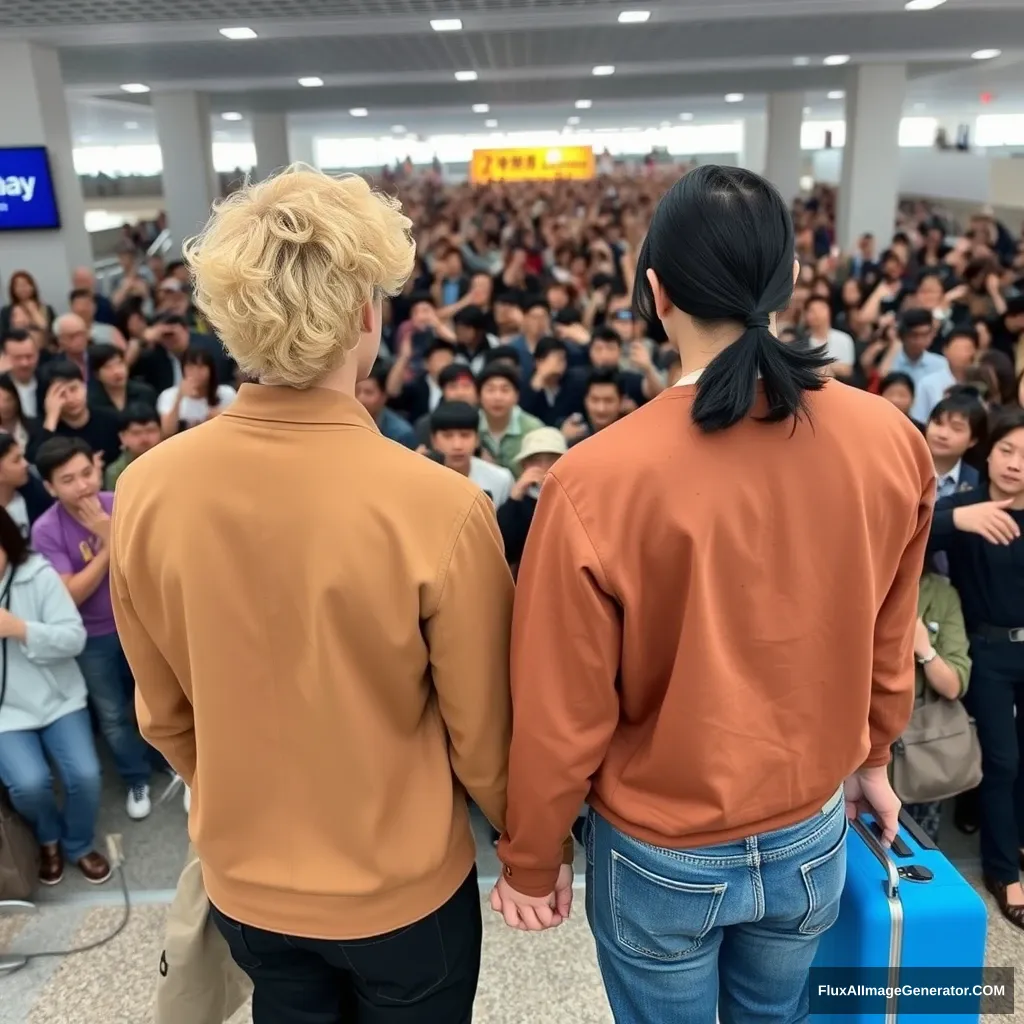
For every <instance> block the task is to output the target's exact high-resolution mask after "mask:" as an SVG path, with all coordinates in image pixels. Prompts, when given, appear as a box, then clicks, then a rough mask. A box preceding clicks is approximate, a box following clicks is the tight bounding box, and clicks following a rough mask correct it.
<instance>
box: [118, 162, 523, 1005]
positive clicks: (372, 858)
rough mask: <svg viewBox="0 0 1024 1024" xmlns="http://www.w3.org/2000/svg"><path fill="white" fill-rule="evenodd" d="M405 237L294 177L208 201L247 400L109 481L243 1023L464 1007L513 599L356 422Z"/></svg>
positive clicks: (353, 190)
mask: <svg viewBox="0 0 1024 1024" xmlns="http://www.w3.org/2000/svg"><path fill="white" fill-rule="evenodd" d="M409 228H410V222H409V220H408V218H407V217H405V216H404V215H403V213H402V211H401V209H400V207H399V205H398V203H397V202H395V201H394V200H392V199H389V198H387V197H386V196H383V195H381V194H379V193H376V192H374V191H372V190H371V189H370V187H369V186H368V185H367V184H366V182H365V181H363V180H362V179H361V178H358V177H343V178H332V177H329V176H327V175H324V174H321V173H319V172H317V171H314V170H312V169H310V168H307V167H303V166H296V167H292V168H289V169H288V170H287V171H285V172H283V173H281V174H280V175H278V176H277V177H274V178H271V179H269V180H267V181H263V182H261V183H259V184H255V185H248V186H246V187H245V188H243V189H242V190H241V191H239V192H237V193H235V194H234V195H232V196H231V197H230V198H228V199H226V200H224V201H223V202H222V203H221V204H219V205H218V206H216V207H215V209H214V212H213V215H212V217H211V218H210V221H209V223H208V224H207V226H206V228H205V230H204V231H203V232H202V234H201V235H200V236H199V237H198V238H195V239H192V240H190V241H189V242H188V243H187V244H186V247H185V255H186V260H187V262H188V264H189V266H190V268H191V270H192V274H193V276H194V280H195V300H196V303H197V305H198V307H199V309H200V311H201V312H202V314H203V315H204V317H205V318H206V319H207V320H208V321H209V323H210V324H211V325H212V326H213V328H214V329H215V330H216V332H217V334H218V335H219V336H220V337H221V339H222V340H223V342H224V344H225V346H226V347H227V349H228V351H229V352H230V353H231V355H232V356H233V357H234V359H235V360H236V362H237V363H238V365H239V367H240V368H241V370H242V372H243V373H245V374H246V375H248V376H250V377H252V378H254V379H256V380H258V381H259V383H258V384H244V385H243V386H242V388H241V390H240V392H239V395H238V398H237V399H236V400H235V402H234V403H233V404H232V405H231V406H230V407H229V408H227V409H226V410H225V411H224V412H222V413H220V415H218V416H216V417H214V418H211V419H210V420H209V421H208V422H206V423H203V424H201V425H199V426H197V427H194V428H193V429H191V430H188V431H186V432H185V433H183V434H180V435H177V436H175V437H173V438H171V439H170V440H168V441H166V442H164V443H163V444H161V445H159V446H158V447H156V448H154V449H153V450H152V451H151V452H148V453H147V454H146V455H144V456H142V457H141V458H139V459H137V460H136V461H135V462H133V463H132V465H131V466H129V467H128V469H127V470H125V472H124V474H123V476H122V477H121V479H120V480H119V482H118V487H117V497H116V504H115V513H114V523H113V528H112V540H111V545H112V559H111V578H112V589H113V592H114V605H115V615H116V618H117V624H118V628H119V630H120V633H121V638H122V642H123V644H124V649H125V652H126V654H127V656H128V660H129V661H130V663H131V666H132V669H133V670H134V672H135V676H136V678H137V679H138V696H137V707H138V718H139V724H140V727H141V729H142V732H143V734H144V735H145V737H146V738H147V739H148V740H149V742H150V743H152V744H153V746H155V747H156V748H157V749H159V750H160V751H161V752H162V753H163V754H164V755H165V756H166V757H167V760H168V761H169V762H170V763H171V765H172V766H173V767H174V769H175V770H176V771H177V772H178V773H179V774H180V775H181V776H182V778H183V779H184V780H185V782H186V784H188V785H189V786H191V787H192V806H191V813H190V822H189V826H190V834H191V838H192V841H193V843H194V846H195V850H196V852H197V855H198V858H199V861H200V863H201V865H202V874H203V881H204V883H205V888H206V891H207V893H208V894H209V900H210V902H211V904H212V908H213V909H212V911H211V915H212V920H213V923H214V924H215V925H216V928H217V929H218V930H219V932H220V933H221V934H222V935H223V936H224V938H225V939H226V941H227V945H228V947H229V948H230V950H231V955H232V956H233V958H234V960H235V961H236V963H237V964H238V965H239V966H240V967H241V968H242V970H244V971H245V973H246V974H248V976H249V977H250V979H251V980H252V982H253V985H254V992H253V1019H254V1021H255V1024H292V1022H299V1021H303V1022H309V1021H314V1020H315V1021H317V1024H335V1022H337V1024H340V1022H341V1021H346V1022H348V1021H358V1022H367V1024H369V1022H372V1024H390V1022H401V1024H418V1022H424V1024H426V1022H430V1024H436V1022H438V1021H444V1022H446V1024H459V1022H463V1021H465V1022H468V1021H469V1020H470V1016H471V1011H472V1003H473V997H474V994H475V991H476V984H477V976H478V972H479V966H480V939H481V921H480V897H479V891H478V885H477V879H476V867H475V849H474V843H473V836H472V832H471V830H470V825H469V817H468V813H467V806H466V804H467V801H466V794H467V792H468V794H469V795H470V796H471V797H472V798H473V800H474V801H476V803H477V804H478V805H479V806H480V807H481V808H482V809H483V811H484V812H485V814H486V815H487V816H488V818H489V819H490V820H491V822H492V823H493V825H494V826H495V827H496V828H499V829H500V828H502V827H503V825H504V820H503V819H504V813H505V779H506V770H507V753H508V743H509V717H510V710H509V706H510V699H509V680H508V650H509V628H510V621H511V608H512V581H511V578H510V575H509V571H508V569H507V567H506V565H505V560H504V557H503V553H502V544H501V538H500V534H499V532H498V528H497V523H496V521H495V515H494V511H493V508H492V507H491V504H490V502H489V501H488V499H487V497H486V496H485V495H484V494H483V493H482V492H481V491H480V490H479V488H477V487H476V486H475V485H473V484H472V483H471V482H470V481H469V480H467V479H466V478H464V477H462V476H460V475H459V474H457V473H452V472H450V471H449V470H446V469H445V468H443V467H442V466H438V465H436V464H435V463H433V462H432V461H430V460H428V459H424V458H423V457H422V456H420V455H417V454H416V453H414V452H411V451H409V450H407V449H405V448H403V447H401V446H400V445H397V444H395V443H393V442H391V441H389V440H387V439H386V438H384V437H382V436H381V434H380V432H379V431H378V430H377V427H376V424H375V423H374V422H373V420H372V419H371V418H370V416H369V414H368V413H366V411H365V410H364V409H363V407H362V406H361V405H360V403H359V402H358V401H357V400H356V398H355V385H356V381H357V380H359V379H361V378H363V377H365V376H366V375H367V374H368V373H369V371H370V368H371V367H372V365H373V361H374V359H375V357H376V355H377V351H378V348H379V345H380V333H381V316H382V309H381V305H382V300H383V297H384V296H386V295H393V294H395V293H396V292H398V291H399V290H400V289H401V287H402V285H403V283H404V282H405V280H406V279H407V277H408V276H409V274H410V272H411V271H412V267H413V260H414V247H413V243H412V241H411V240H410V236H409ZM193 874H194V872H193Z"/></svg>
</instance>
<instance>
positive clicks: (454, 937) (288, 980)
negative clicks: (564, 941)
mask: <svg viewBox="0 0 1024 1024" xmlns="http://www.w3.org/2000/svg"><path fill="white" fill-rule="evenodd" d="M213 919H214V921H215V922H216V923H217V927H218V928H219V929H220V932H221V934H222V935H223V936H224V938H225V939H226V940H227V943H228V946H229V947H230V948H231V955H232V956H233V957H234V959H235V962H236V963H237V964H238V966H239V967H241V968H242V970H243V971H245V973H246V974H248V975H249V977H250V978H251V979H252V982H253V998H252V1017H253V1024H470V1021H472V1019H473V999H474V998H475V996H476V986H477V979H478V977H479V975H480V943H481V939H482V932H483V923H482V921H481V918H480V891H479V889H478V888H477V877H476V867H475V866H474V868H473V870H472V871H471V872H470V873H469V876H468V877H467V879H466V881H465V882H463V883H462V885H461V886H460V887H459V890H458V891H457V892H456V893H455V895H454V896H452V898H451V899H450V900H449V901H448V902H447V903H446V904H444V906H442V907H441V908H440V909H439V910H436V911H435V912H434V913H433V914H431V915H430V916H429V917H426V918H424V919H423V920H422V921H418V922H416V924H413V925H409V926H408V927H406V928H399V929H398V931H394V932H389V933H388V934H386V935H379V936H376V937H374V938H369V939H355V940H344V941H337V942H334V941H327V940H323V939H301V938H296V937H295V936H289V935H277V934H276V933H274V932H265V931H262V930H261V929H259V928H253V927H251V926H249V925H245V924H239V923H238V922H237V921H233V920H232V919H231V918H229V917H227V916H225V915H224V914H222V913H221V912H220V911H219V910H217V908H216V907H214V908H213Z"/></svg>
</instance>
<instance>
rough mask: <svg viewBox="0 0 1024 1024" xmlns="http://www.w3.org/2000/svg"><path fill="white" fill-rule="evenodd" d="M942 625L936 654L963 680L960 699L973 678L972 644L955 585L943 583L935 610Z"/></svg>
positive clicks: (936, 641) (937, 636) (936, 643)
mask: <svg viewBox="0 0 1024 1024" xmlns="http://www.w3.org/2000/svg"><path fill="white" fill-rule="evenodd" d="M934 611H935V612H936V614H937V617H938V622H939V631H938V633H937V635H936V637H935V650H936V652H937V653H938V655H939V657H940V658H941V659H942V660H943V661H944V662H945V663H946V664H947V665H948V666H949V667H950V668H951V669H953V671H954V672H956V674H957V677H958V678H959V680H960V696H961V697H962V696H963V695H964V694H965V693H966V692H967V684H968V682H969V680H970V676H971V656H970V644H969V643H968V640H967V627H966V626H965V625H964V613H963V610H962V609H961V607H960V595H959V594H958V593H957V592H956V588H955V587H954V586H952V584H948V583H944V584H943V585H942V589H941V590H940V591H939V600H938V601H937V602H936V604H935V606H934Z"/></svg>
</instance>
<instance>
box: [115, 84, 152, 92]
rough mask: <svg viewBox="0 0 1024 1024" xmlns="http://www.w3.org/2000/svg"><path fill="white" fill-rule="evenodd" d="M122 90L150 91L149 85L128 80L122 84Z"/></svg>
mask: <svg viewBox="0 0 1024 1024" xmlns="http://www.w3.org/2000/svg"><path fill="white" fill-rule="evenodd" d="M121 92H140V93H141V92H149V86H148V85H143V84H142V83H141V82H128V83H126V84H125V85H122V86H121Z"/></svg>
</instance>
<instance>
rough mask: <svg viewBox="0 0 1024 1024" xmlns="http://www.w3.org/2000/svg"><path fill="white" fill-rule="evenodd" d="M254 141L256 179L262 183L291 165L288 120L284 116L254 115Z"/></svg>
mask: <svg viewBox="0 0 1024 1024" xmlns="http://www.w3.org/2000/svg"><path fill="white" fill-rule="evenodd" d="M252 141H253V144H254V145H255V147H256V173H255V179H256V180H257V181H262V180H263V179H264V178H269V177H270V175H271V174H273V173H274V171H279V170H281V168H282V167H287V166H288V164H289V163H291V161H290V159H289V157H288V120H287V118H286V117H285V115H284V114H254V115H253V118H252Z"/></svg>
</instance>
